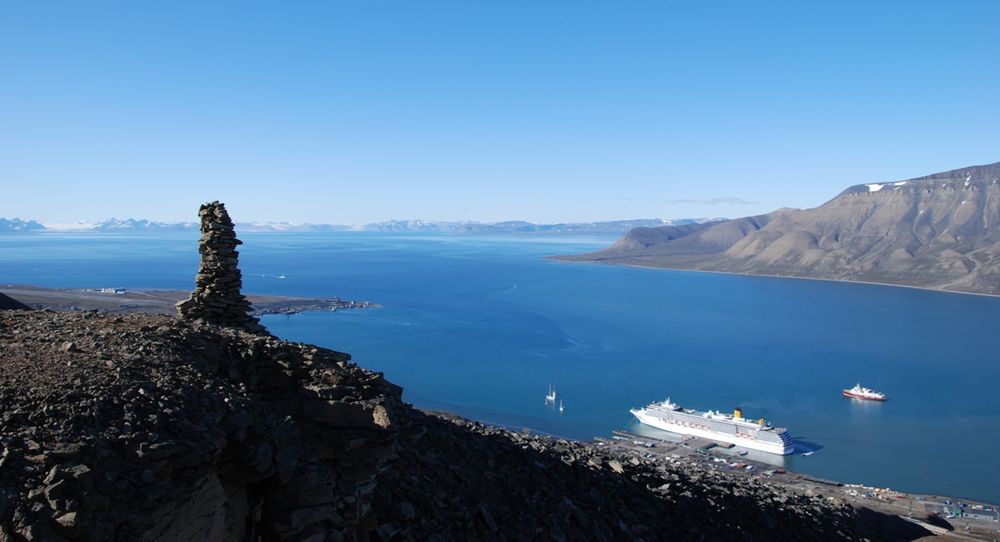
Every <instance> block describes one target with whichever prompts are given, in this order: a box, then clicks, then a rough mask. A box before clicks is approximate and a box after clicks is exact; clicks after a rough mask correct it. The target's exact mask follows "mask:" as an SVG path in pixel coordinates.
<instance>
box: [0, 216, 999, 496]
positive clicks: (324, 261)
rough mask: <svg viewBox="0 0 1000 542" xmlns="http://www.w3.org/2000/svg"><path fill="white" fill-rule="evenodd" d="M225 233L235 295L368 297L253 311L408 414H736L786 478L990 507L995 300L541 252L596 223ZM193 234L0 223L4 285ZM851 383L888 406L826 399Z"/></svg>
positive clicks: (584, 243)
mask: <svg viewBox="0 0 1000 542" xmlns="http://www.w3.org/2000/svg"><path fill="white" fill-rule="evenodd" d="M241 237H242V238H243V239H244V241H245V243H246V244H245V246H244V247H242V248H243V250H242V253H241V266H242V268H243V270H244V282H245V288H244V289H245V291H247V292H252V293H262V294H278V295H298V296H341V297H343V298H345V299H355V300H368V301H372V302H375V303H378V304H380V305H382V307H380V308H376V309H366V310H353V311H338V312H322V313H304V314H298V315H293V316H268V317H265V318H264V319H263V321H264V323H265V325H267V326H268V328H269V329H270V330H271V331H272V332H273V333H274V334H276V335H278V336H280V337H283V338H287V339H291V340H296V341H308V342H314V343H317V344H320V345H323V346H326V347H329V348H333V349H337V350H342V351H346V352H350V353H351V354H352V355H353V357H354V360H355V361H356V362H357V363H358V364H360V365H362V366H364V367H367V368H369V369H373V370H378V371H382V372H384V373H385V374H386V376H387V377H388V378H389V379H390V380H392V381H394V382H396V383H398V384H400V385H402V386H403V387H404V389H405V394H404V399H405V400H407V401H408V402H412V403H414V404H415V405H417V406H420V407H426V408H433V409H441V410H448V411H453V412H456V413H458V414H461V415H464V416H468V417H471V418H475V419H478V420H482V421H485V422H490V423H496V424H503V425H506V426H511V427H515V428H521V427H527V428H531V429H534V430H537V431H542V432H547V433H552V434H556V435H562V436H567V437H575V438H581V439H589V438H591V437H594V436H608V435H609V433H610V431H612V430H613V429H619V428H628V427H631V428H632V429H636V428H635V427H634V425H631V424H632V423H633V422H632V420H631V419H630V418H631V417H630V415H629V413H628V409H629V408H630V407H635V406H641V405H644V404H646V403H648V402H650V401H653V400H663V399H664V398H666V397H667V396H670V397H671V398H672V399H673V400H674V401H675V402H678V403H681V404H682V405H683V406H686V407H691V408H697V409H701V410H707V409H719V410H729V409H731V408H732V407H735V406H740V407H742V408H743V410H744V412H745V413H746V415H747V416H749V417H753V418H757V417H764V418H767V419H768V420H769V421H771V422H773V423H774V424H776V425H778V426H782V427H788V428H789V430H790V431H791V432H792V434H793V435H794V436H796V437H798V438H799V439H801V440H802V441H803V442H804V443H806V446H807V448H808V449H816V450H817V451H816V453H814V454H811V455H809V456H801V455H796V456H791V457H787V458H785V459H784V460H783V464H784V465H785V466H786V467H787V468H789V469H791V470H794V471H798V472H806V473H810V474H813V475H816V476H821V477H824V478H831V479H836V480H841V481H845V482H863V483H866V484H869V485H877V486H889V487H893V488H895V489H900V490H906V491H914V492H928V493H941V494H948V495H956V496H960V497H968V498H978V499H983V500H991V501H998V500H1000V487H998V486H997V481H998V480H1000V466H998V462H997V457H998V456H1000V431H998V429H997V428H998V427H1000V394H998V393H997V387H998V383H1000V363H998V362H1000V359H998V358H1000V356H998V354H997V339H996V337H997V330H998V329H1000V299H997V298H988V297H981V296H971V295H958V294H945V293H938V292H928V291H922V290H915V289H907V288H893V287H883V286H872V285H863V284H846V283H835V282H821V281H807V280H791V279H776V278H766V277H748V276H735V275H721V274H709V273H693V272H683V271H669V270H654V269H639V268H628V267H617V266H606V265H596V264H571V263H562V262H556V261H551V260H546V259H545V258H544V257H545V256H548V255H553V254H568V253H577V252H584V251H589V250H594V249H596V248H599V247H603V246H605V245H606V244H607V243H609V242H610V241H611V240H612V239H611V238H608V237H598V238H565V237H536V236H531V237H528V236H525V237H480V236H446V235H440V236H427V235H416V234H407V235H387V234H365V233H338V234H244V235H242V236H241ZM195 239H196V237H195V235H194V234H161V235H108V234H102V235H82V234H75V235H54V234H39V235H27V236H10V237H0V247H2V255H3V256H2V258H0V283H29V284H36V285H41V286H50V287H101V286H121V287H126V288H179V289H190V287H191V285H192V281H193V274H194V272H195V269H196V266H197V253H196V251H195V250H194V243H195ZM281 277H284V278H281ZM857 382H860V383H862V384H863V385H866V386H869V387H873V388H876V389H879V390H881V391H885V392H886V393H887V394H888V395H889V397H890V400H889V401H888V402H886V403H881V404H880V403H870V402H860V401H856V400H850V399H846V398H843V397H841V395H840V390H841V389H842V388H845V387H849V386H852V385H853V384H855V383H857ZM550 384H555V385H556V386H557V388H558V391H559V394H560V396H561V398H562V399H563V401H564V404H565V411H564V412H562V413H560V412H558V410H557V409H555V408H552V407H547V406H545V405H544V404H543V403H544V402H543V398H544V395H545V393H546V392H547V390H548V386H549V385H550Z"/></svg>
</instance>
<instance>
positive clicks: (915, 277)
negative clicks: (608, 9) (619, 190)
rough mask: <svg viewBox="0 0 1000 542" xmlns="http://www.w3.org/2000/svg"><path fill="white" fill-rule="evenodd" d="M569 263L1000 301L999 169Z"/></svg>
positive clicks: (846, 197) (897, 185)
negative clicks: (877, 286) (852, 284)
mask: <svg viewBox="0 0 1000 542" xmlns="http://www.w3.org/2000/svg"><path fill="white" fill-rule="evenodd" d="M565 259H571V260H578V261H600V262H607V263H627V264H634V265H647V266H656V267H672V268H680V269H697V270H706V271H724V272H732V273H753V274H765V275H788V276H798V277H811V278H823V279H837V280H853V281H866V282H879V283H886V284H900V285H908V286H918V287H923V288H934V289H942V290H955V291H963V292H977V293H987V294H994V295H1000V163H997V164H991V165H987V166H974V167H967V168H963V169H957V170H954V171H948V172H944V173H937V174H934V175H928V176H926V177H920V178H916V179H910V180H906V181H896V182H890V183H872V184H862V185H856V186H852V187H850V188H848V189H847V190H845V191H844V192H842V193H841V194H840V195H838V196H837V197H835V198H833V199H832V200H830V201H828V202H826V203H824V204H823V205H821V206H819V207H817V208H815V209H807V210H796V209H780V210H778V211H775V212H772V213H769V214H766V215H761V216H755V217H747V218H741V219H736V220H728V221H724V222H720V223H714V224H708V225H700V227H695V228H687V229H681V228H674V227H665V228H652V229H644V228H638V229H635V230H632V231H631V232H629V233H628V234H627V235H626V236H625V237H624V238H623V239H621V240H619V241H618V242H617V243H615V244H614V245H612V246H611V247H609V248H608V249H606V250H603V251H600V252H596V253H592V254H585V255H581V256H575V257H569V258H565Z"/></svg>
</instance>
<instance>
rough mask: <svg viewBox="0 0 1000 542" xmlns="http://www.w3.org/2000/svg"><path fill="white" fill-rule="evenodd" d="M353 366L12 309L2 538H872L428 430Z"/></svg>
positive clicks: (768, 498)
mask: <svg viewBox="0 0 1000 542" xmlns="http://www.w3.org/2000/svg"><path fill="white" fill-rule="evenodd" d="M348 359H349V356H347V355H346V354H341V353H337V352H333V351H330V350H324V349H321V348H317V347H313V346H309V345H304V344H295V343H289V342H285V341H281V340H278V339H276V338H274V337H270V336H266V335H260V334H255V333H250V332H247V331H243V330H237V329H230V328H223V327H218V326H215V325H211V324H207V323H203V322H189V321H184V320H180V319H177V318H172V317H169V316H161V315H126V316H117V315H103V314H98V313H55V312H49V311H0V360H2V362H0V429H2V432H0V434H2V436H0V458H2V459H0V540H4V541H7V540H95V541H96V540H122V541H126V540H127V541H136V540H149V541H167V540H310V541H326V540H369V539H372V540H379V539H381V540H389V539H392V540H543V539H544V540H623V539H630V540H861V539H866V538H867V539H878V538H880V537H881V536H882V535H881V534H880V531H877V530H876V527H877V523H873V522H872V521H871V518H870V517H865V516H864V514H862V511H859V510H857V509H854V508H851V507H850V506H848V505H846V504H844V503H843V502H842V501H839V500H828V499H825V498H821V497H819V496H806V495H801V494H796V493H793V492H791V491H789V490H787V489H784V488H782V487H780V486H778V485H772V484H770V483H768V482H767V481H764V480H755V479H748V478H740V477H734V476H732V475H726V474H724V473H720V472H712V471H706V470H701V469H699V468H696V467H693V466H686V465H683V464H676V465H673V464H668V463H663V462H656V461H654V460H650V459H648V458H643V457H642V456H639V455H631V456H625V455H622V454H621V453H616V452H613V451H611V450H606V449H603V448H601V447H596V446H592V445H586V444H582V443H578V442H568V441H563V440H558V439H553V438H548V437H542V436H533V435H528V434H525V433H511V432H509V431H506V430H502V429H496V428H491V427H486V426H482V425H480V424H475V423H470V422H465V421H463V420H456V419H447V418H442V417H438V416H431V415H428V414H425V413H422V412H419V411H416V410H414V409H412V408H411V407H409V406H408V405H406V404H404V403H402V402H401V400H400V394H401V390H400V388H398V387H396V386H394V385H392V384H391V383H389V382H387V381H386V380H385V379H383V377H382V376H381V375H380V374H377V373H371V372H368V371H364V370H362V369H360V368H358V367H357V366H355V365H353V364H352V363H350V362H349V361H348Z"/></svg>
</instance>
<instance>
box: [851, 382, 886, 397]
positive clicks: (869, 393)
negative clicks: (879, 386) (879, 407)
mask: <svg viewBox="0 0 1000 542" xmlns="http://www.w3.org/2000/svg"><path fill="white" fill-rule="evenodd" d="M844 397H850V398H852V399H867V400H868V401H885V394H884V393H881V392H877V391H875V390H870V389H868V388H865V387H863V386H862V385H861V384H855V385H854V387H853V388H851V389H849V390H844Z"/></svg>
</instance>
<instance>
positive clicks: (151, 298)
mask: <svg viewBox="0 0 1000 542" xmlns="http://www.w3.org/2000/svg"><path fill="white" fill-rule="evenodd" d="M0 293H4V294H6V295H8V296H10V297H11V298H12V299H14V300H16V301H19V302H21V303H23V304H25V305H28V306H29V307H31V308H32V309H40V310H44V309H50V310H56V311H70V312H73V311H86V310H98V311H101V312H107V313H111V314H127V313H136V312H141V313H146V314H169V315H174V314H176V313H177V309H176V308H175V306H174V305H175V304H176V303H177V302H179V301H183V300H184V299H187V297H188V296H189V295H190V292H186V291H181V290H159V289H150V290H146V289H134V290H133V289H128V288H44V287H41V286H32V285H26V284H0ZM246 298H247V300H248V301H250V303H251V304H252V305H253V315H254V316H263V315H269V314H298V313H301V312H320V311H337V310H347V309H363V308H377V307H379V306H380V305H378V304H376V303H371V302H369V301H350V300H344V299H340V298H339V297H333V298H313V297H291V296H276V295H247V296H246Z"/></svg>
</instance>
